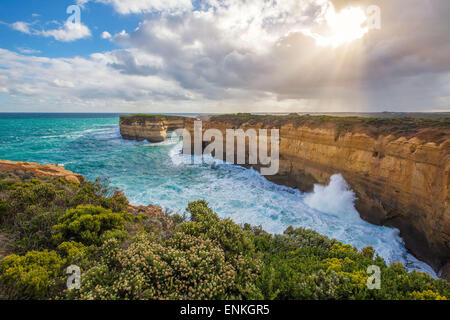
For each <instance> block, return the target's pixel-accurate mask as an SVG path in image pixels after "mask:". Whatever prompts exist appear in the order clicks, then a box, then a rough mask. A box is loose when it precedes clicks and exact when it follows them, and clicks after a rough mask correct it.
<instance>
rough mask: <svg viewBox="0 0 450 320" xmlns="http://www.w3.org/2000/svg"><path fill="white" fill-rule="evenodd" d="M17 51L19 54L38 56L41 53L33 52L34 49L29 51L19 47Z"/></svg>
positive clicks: (38, 51)
mask: <svg viewBox="0 0 450 320" xmlns="http://www.w3.org/2000/svg"><path fill="white" fill-rule="evenodd" d="M17 50H18V51H19V52H20V53H23V54H39V53H41V51H40V50H35V49H30V48H22V47H20V48H17Z"/></svg>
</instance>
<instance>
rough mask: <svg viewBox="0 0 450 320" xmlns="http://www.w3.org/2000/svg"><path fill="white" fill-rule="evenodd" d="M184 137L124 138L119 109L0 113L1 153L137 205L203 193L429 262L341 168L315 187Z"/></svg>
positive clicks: (275, 228) (262, 217)
mask: <svg viewBox="0 0 450 320" xmlns="http://www.w3.org/2000/svg"><path fill="white" fill-rule="evenodd" d="M181 149H182V143H181V142H180V140H179V139H177V138H169V139H167V140H166V141H164V142H162V143H148V142H146V141H143V142H136V141H127V140H123V139H122V138H121V136H120V131H119V115H118V114H11V113H8V114H6V113H4V114H1V113H0V159H6V160H13V161H32V162H38V163H41V164H45V163H57V164H60V165H62V166H64V167H65V168H66V169H68V170H71V171H73V172H76V173H80V174H83V175H84V176H85V177H86V178H87V179H89V180H95V179H96V178H97V177H101V178H108V179H109V181H110V184H111V186H112V187H117V188H120V189H121V190H122V191H123V192H124V193H125V194H126V196H127V197H128V199H129V200H130V202H132V203H133V204H136V205H148V204H154V205H160V206H162V207H164V208H167V209H169V210H170V211H172V212H177V213H181V214H182V213H184V210H185V208H186V207H187V204H188V202H189V201H194V200H199V199H205V200H206V201H208V202H209V204H210V206H211V207H212V208H213V209H214V210H215V211H216V212H217V213H218V215H219V216H220V217H222V218H225V217H229V218H231V219H232V220H233V221H235V222H237V223H250V224H252V225H261V226H262V227H263V228H264V229H265V230H266V231H268V232H271V233H282V232H283V231H284V230H285V229H286V228H287V227H288V226H291V225H292V226H294V227H303V228H309V229H313V230H315V231H317V232H319V233H321V234H324V235H326V236H328V237H331V238H335V239H337V240H339V241H342V242H344V243H348V244H351V245H353V246H356V247H357V248H358V249H362V248H363V247H366V246H372V247H373V248H374V249H375V251H376V252H377V254H379V255H380V256H381V257H383V258H384V259H385V260H386V262H388V263H390V262H396V261H400V262H402V263H403V264H404V265H405V267H407V268H408V269H409V270H419V271H423V272H428V273H429V274H431V275H432V276H433V277H436V274H435V273H434V271H433V269H432V268H431V267H430V266H428V265H427V264H425V263H424V262H421V261H419V260H417V259H416V258H415V257H414V256H412V255H411V254H409V253H408V252H407V250H406V249H405V245H404V242H403V240H402V239H401V237H400V236H399V231H398V230H397V229H394V228H389V227H383V226H375V225H372V224H370V223H368V222H366V221H364V220H362V219H361V218H360V216H359V213H358V212H357V211H356V209H355V207H354V201H355V195H354V193H353V191H352V190H350V189H349V187H348V185H347V183H346V182H345V180H344V179H343V178H342V176H341V175H335V176H333V177H332V179H331V181H330V184H329V185H327V186H320V185H317V186H316V187H315V189H314V191H313V192H311V193H302V192H300V191H298V190H296V189H292V188H288V187H284V186H279V185H276V184H273V183H271V182H269V181H268V180H267V179H265V178H264V177H263V176H261V175H260V174H259V173H258V172H256V171H254V170H251V169H245V168H242V167H239V166H235V165H230V164H223V163H220V162H218V161H216V160H214V159H212V158H210V157H205V158H204V161H203V163H202V164H195V165H194V164H192V162H191V161H190V160H191V156H189V155H182V154H181Z"/></svg>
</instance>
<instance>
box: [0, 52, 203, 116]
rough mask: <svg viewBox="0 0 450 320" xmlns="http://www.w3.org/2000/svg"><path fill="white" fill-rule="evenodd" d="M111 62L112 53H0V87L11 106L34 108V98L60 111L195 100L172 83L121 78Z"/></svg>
mask: <svg viewBox="0 0 450 320" xmlns="http://www.w3.org/2000/svg"><path fill="white" fill-rule="evenodd" d="M115 59H116V58H115V53H114V52H110V53H106V54H101V53H96V54H94V55H92V56H90V57H88V58H80V57H77V58H72V59H67V58H55V59H51V58H45V57H36V56H24V55H20V54H18V53H15V52H12V51H9V50H5V49H0V87H1V88H5V90H7V92H8V93H9V94H10V95H11V96H12V97H13V98H14V101H15V102H16V103H13V105H17V104H19V102H23V101H29V103H30V104H33V103H34V104H35V105H36V98H39V99H41V100H42V104H43V105H45V104H52V105H54V104H57V105H59V106H60V110H59V111H65V110H72V111H73V110H74V108H75V110H76V109H77V108H80V107H87V106H97V107H98V106H105V107H108V108H113V107H114V106H134V105H140V104H142V105H146V106H150V105H151V104H154V103H160V102H161V101H179V100H189V99H191V98H193V97H195V94H193V93H191V92H189V91H188V90H185V89H183V88H181V87H179V86H178V85H177V84H176V82H174V81H171V80H165V79H161V78H159V77H156V76H146V77H142V76H137V75H127V74H123V73H121V72H120V70H117V69H115V68H113V67H111V64H112V63H114V61H115ZM33 101H34V102H33ZM5 107H7V106H6V105H3V106H2V110H1V111H5V110H3V108H5ZM66 108H67V109H66ZM94 110H95V109H94ZM116 111H117V110H116Z"/></svg>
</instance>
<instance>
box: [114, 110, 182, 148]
mask: <svg viewBox="0 0 450 320" xmlns="http://www.w3.org/2000/svg"><path fill="white" fill-rule="evenodd" d="M184 121H185V118H184V117H177V116H159V115H129V116H121V117H120V134H121V135H122V137H123V138H124V139H127V140H137V141H143V140H147V141H148V142H162V141H164V140H165V139H166V136H167V131H173V130H176V129H179V128H184Z"/></svg>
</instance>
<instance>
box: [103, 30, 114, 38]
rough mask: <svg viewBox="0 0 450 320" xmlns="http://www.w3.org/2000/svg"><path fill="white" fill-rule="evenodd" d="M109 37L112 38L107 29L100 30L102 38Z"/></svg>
mask: <svg viewBox="0 0 450 320" xmlns="http://www.w3.org/2000/svg"><path fill="white" fill-rule="evenodd" d="M110 38H112V35H111V33H109V32H108V31H103V32H102V39H110Z"/></svg>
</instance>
